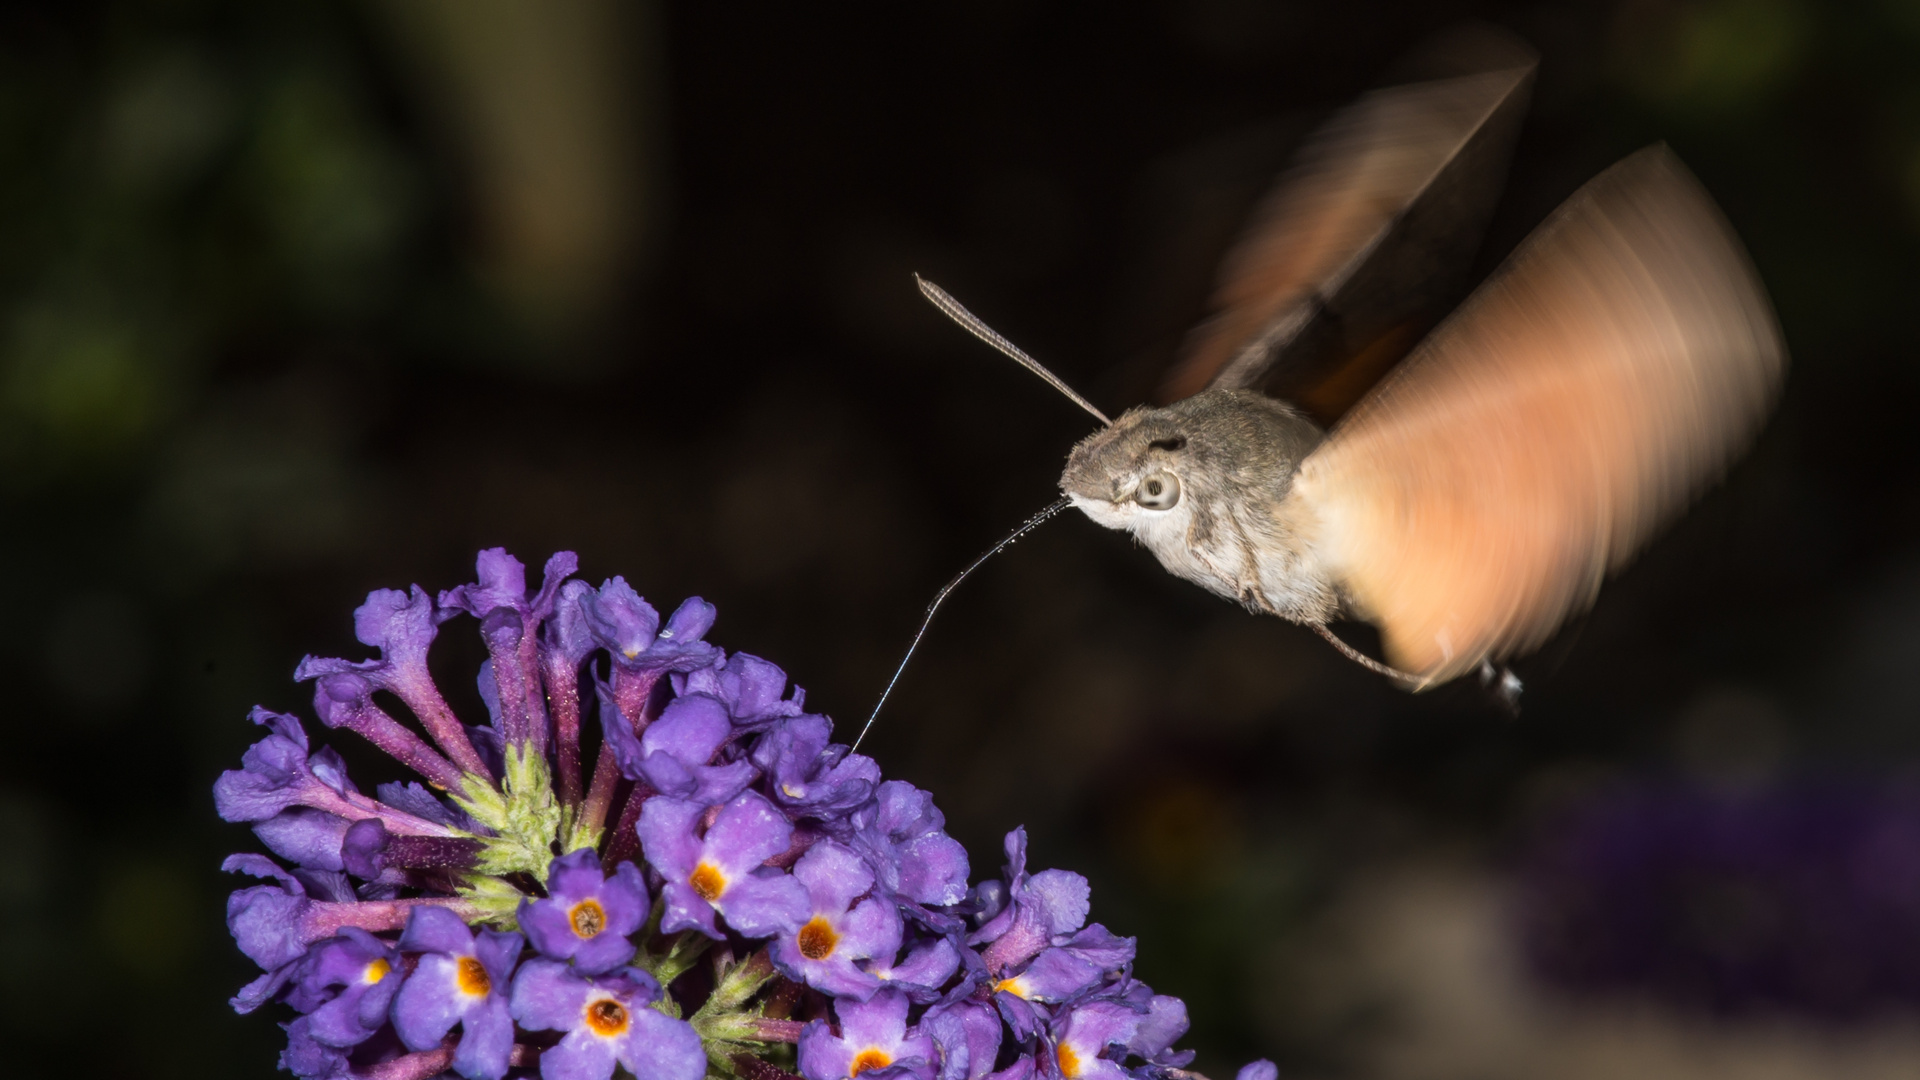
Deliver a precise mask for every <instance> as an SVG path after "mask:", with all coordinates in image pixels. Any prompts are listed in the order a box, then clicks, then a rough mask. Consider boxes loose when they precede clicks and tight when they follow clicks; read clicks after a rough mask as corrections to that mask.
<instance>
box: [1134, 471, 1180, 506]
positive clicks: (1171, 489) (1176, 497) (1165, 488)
mask: <svg viewBox="0 0 1920 1080" xmlns="http://www.w3.org/2000/svg"><path fill="white" fill-rule="evenodd" d="M1133 501H1134V502H1137V503H1139V504H1140V505H1141V506H1143V507H1145V508H1147V509H1148V510H1171V509H1173V508H1174V505H1175V504H1176V503H1178V502H1179V501H1180V478H1179V477H1177V476H1175V475H1173V474H1172V473H1164V472H1157V473H1148V474H1147V475H1146V478H1145V479H1143V480H1141V481H1140V486H1139V487H1136V488H1134V489H1133Z"/></svg>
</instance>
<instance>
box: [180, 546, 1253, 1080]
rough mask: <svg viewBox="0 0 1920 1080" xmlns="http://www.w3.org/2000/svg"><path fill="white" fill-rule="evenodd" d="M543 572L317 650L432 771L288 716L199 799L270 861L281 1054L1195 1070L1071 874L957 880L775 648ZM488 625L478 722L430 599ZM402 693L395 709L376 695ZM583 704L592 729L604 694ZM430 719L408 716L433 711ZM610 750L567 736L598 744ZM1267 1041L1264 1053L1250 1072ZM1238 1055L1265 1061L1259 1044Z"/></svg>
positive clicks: (316, 1072) (596, 1064) (977, 1069)
mask: <svg viewBox="0 0 1920 1080" xmlns="http://www.w3.org/2000/svg"><path fill="white" fill-rule="evenodd" d="M576 565H577V561H576V560H575V558H574V556H573V555H572V554H571V553H568V552H562V553H560V554H558V555H555V556H554V557H553V558H551V559H549V560H548V561H547V563H546V566H545V568H544V572H543V574H542V576H541V580H540V583H539V585H538V587H530V586H529V583H528V581H527V575H526V568H525V567H524V566H523V565H522V564H521V563H520V562H519V561H518V560H516V559H514V558H513V557H512V556H510V555H508V554H507V553H506V552H505V551H503V550H500V549H494V550H491V551H486V552H482V553H481V555H480V558H479V561H478V566H477V573H476V580H475V581H474V582H473V583H471V584H468V585H463V586H460V587H458V588H454V589H449V590H446V591H445V592H442V593H439V594H438V596H437V597H436V596H434V595H433V594H430V593H428V592H427V591H426V590H425V589H422V588H420V587H419V586H414V587H413V588H411V589H408V590H405V591H401V590H379V591H376V592H374V593H372V594H370V595H369V596H368V598H367V602H366V604H364V605H363V606H362V607H361V608H360V609H359V611H357V612H356V613H355V616H354V628H355V632H356V634H357V636H358V637H359V639H360V641H361V642H362V643H363V644H365V645H367V646H368V647H369V648H371V649H373V650H375V651H376V652H377V653H378V655H377V656H376V657H373V658H370V659H359V660H353V659H332V658H316V657H308V658H307V659H305V660H303V661H302V662H301V663H300V665H299V667H298V669H297V670H296V672H295V676H296V678H297V679H299V680H301V681H304V682H308V683H311V684H312V688H313V703H314V705H313V715H314V718H315V719H317V720H318V721H319V722H320V724H321V725H322V726H324V727H327V728H331V729H334V730H335V731H345V732H349V733H351V735H352V736H353V737H358V738H362V739H365V740H366V741H368V742H370V743H372V744H373V745H374V746H376V747H378V748H379V749H380V750H382V751H384V752H386V753H387V754H388V755H389V756H391V757H392V758H393V759H394V760H396V761H397V762H399V763H400V764H401V765H403V766H405V767H407V768H408V769H411V770H412V771H413V772H414V773H416V774H417V775H418V776H419V778H420V780H421V781H423V782H424V783H420V782H413V781H401V782H395V783H388V784H382V785H380V786H379V787H378V789H377V790H375V791H374V792H373V794H371V795H369V794H367V793H365V792H362V791H361V790H360V789H359V788H358V787H356V786H355V785H354V783H353V781H352V780H351V779H350V778H349V777H348V776H347V772H346V768H345V766H344V763H343V761H342V759H341V758H340V756H339V755H338V754H337V753H335V752H334V751H333V750H332V749H331V748H327V747H321V748H317V749H316V748H315V747H314V745H313V744H312V742H310V740H309V730H308V728H307V725H306V724H305V723H303V722H302V721H301V720H300V719H299V718H297V717H295V716H293V715H290V714H286V713H280V712H273V711H269V710H266V709H256V710H255V711H254V713H253V716H252V720H253V722H254V723H255V724H257V725H259V726H260V727H261V728H262V729H264V732H265V734H264V737H263V738H262V739H261V740H260V741H259V742H257V743H255V744H254V745H253V746H252V747H251V748H250V749H248V750H247V752H246V753H245V754H244V755H242V757H241V767H240V768H239V769H236V770H233V771H231V772H228V773H226V774H225V775H223V776H221V777H220V779H219V780H218V781H217V782H216V783H215V785H214V800H215V805H216V807H217V809H218V810H219V813H220V815H221V816H222V817H223V818H225V819H226V820H228V821H232V822H238V823H245V824H248V825H250V826H251V827H252V829H253V832H254V834H255V836H256V837H257V838H258V839H259V841H260V843H261V844H262V845H264V846H265V847H266V849H267V850H268V851H270V852H271V853H272V855H273V856H274V857H273V858H269V857H268V856H266V855H261V854H255V853H243V854H238V855H234V856H233V857H231V858H230V859H228V860H227V863H226V869H228V870H230V871H232V872H235V873H240V874H246V875H250V876H251V877H253V878H255V879H257V880H256V881H255V882H253V883H250V884H247V885H244V886H242V887H241V888H239V889H238V890H236V891H235V892H234V893H233V895H232V896H231V897H230V898H229V900H228V903H227V925H228V928H229V929H230V930H231V931H232V933H233V936H234V940H235V942H236V944H237V945H238V946H239V947H240V950H241V951H242V952H243V953H245V954H246V955H247V956H248V957H249V958H250V959H252V960H253V961H255V962H256V963H257V964H258V965H259V966H260V969H261V972H262V974H261V975H260V976H259V977H258V978H256V979H255V980H253V981H252V982H251V983H249V984H247V985H246V986H245V987H243V988H242V989H241V990H240V991H239V992H238V993H237V994H236V995H235V997H234V999H233V1005H234V1008H235V1009H237V1010H239V1011H241V1012H249V1011H252V1010H254V1009H257V1008H261V1007H266V1006H272V1007H273V1008H276V1009H282V1010H285V1013H284V1014H283V1015H287V1016H288V1017H289V1018H288V1019H287V1020H285V1022H284V1023H283V1025H282V1026H283V1027H284V1028H285V1030H286V1032H287V1046H286V1049H285V1050H284V1051H283V1052H282V1054H281V1058H280V1065H281V1067H282V1068H284V1069H286V1070H288V1071H291V1072H292V1073H294V1074H295V1075H296V1076H300V1077H324V1078H329V1080H426V1078H428V1077H437V1076H442V1075H458V1076H461V1077H465V1078H467V1080H502V1078H504V1077H508V1076H534V1075H538V1076H540V1077H542V1078H544V1080H608V1078H609V1077H611V1076H612V1075H613V1073H614V1071H615V1070H616V1069H617V1068H619V1069H624V1070H626V1071H627V1072H628V1073H631V1074H633V1075H635V1076H639V1077H643V1078H646V1080H703V1078H704V1077H707V1076H710V1075H723V1076H726V1075H731V1076H739V1077H742V1078H744V1080H798V1077H805V1078H807V1080H852V1078H854V1077H869V1080H908V1078H911V1080H989V1078H994V1080H1027V1078H1029V1077H1032V1076H1034V1075H1035V1074H1036V1073H1038V1074H1042V1075H1044V1076H1046V1077H1049V1078H1056V1080H1057V1078H1065V1080H1076V1078H1080V1077H1086V1078H1088V1080H1119V1078H1120V1077H1121V1076H1122V1075H1123V1074H1124V1075H1125V1076H1126V1077H1128V1078H1131V1080H1189V1078H1191V1077H1193V1076H1194V1075H1195V1074H1191V1073H1187V1072H1185V1071H1184V1067H1185V1066H1186V1065H1187V1064H1188V1063H1189V1061H1190V1060H1191V1057H1192V1055H1191V1053H1187V1052H1182V1051H1178V1050H1175V1049H1173V1045H1174V1043H1175V1042H1176V1041H1177V1040H1178V1039H1179V1037H1180V1036H1181V1035H1182V1034H1184V1033H1185V1031H1186V1026H1187V1021H1186V1009H1185V1007H1184V1006H1183V1005H1181V1004H1180V1002H1179V1001H1178V1000H1177V999H1175V998H1171V997H1166V996H1164V995H1156V994H1154V993H1153V991H1152V990H1151V989H1149V988H1148V987H1147V986H1146V985H1145V984H1143V983H1141V982H1140V981H1139V980H1137V979H1135V978H1134V975H1133V959H1134V943H1133V939H1131V938H1124V937H1119V936H1117V935H1115V934H1113V933H1111V932H1109V931H1108V930H1107V929H1106V928H1105V927H1103V926H1101V925H1100V924H1098V923H1089V922H1088V921H1087V917H1088V914H1089V910H1090V905H1089V898H1090V890H1089V888H1088V885H1087V881H1086V879H1085V878H1083V877H1081V876H1080V875H1078V874H1073V873H1070V872H1067V871H1062V870H1042V871H1039V872H1035V873H1029V871H1028V869H1027V866H1026V834H1025V833H1024V832H1023V831H1021V830H1017V829H1016V830H1015V831H1014V832H1013V833H1011V834H1009V836H1008V837H1007V844H1006V851H1007V856H1008V864H1007V869H1006V873H1005V874H1004V876H1002V877H1000V878H989V879H986V880H984V881H981V882H979V883H977V884H973V885H970V884H969V872H968V869H969V868H968V862H967V856H966V852H965V851H964V850H963V849H962V848H961V847H960V845H959V844H958V843H956V842H955V841H954V840H953V839H952V838H951V837H950V836H948V835H947V834H946V831H945V819H944V818H943V817H942V816H941V814H940V811H939V810H938V808H936V807H935V806H934V804H933V799H932V796H931V795H929V794H928V793H927V792H925V791H921V790H919V789H917V788H914V787H913V786H912V785H910V784H905V783H901V782H898V781H885V780H883V778H882V777H881V774H880V768H879V766H878V764H877V763H875V762H874V761H873V760H872V759H871V758H868V757H864V756H862V755H859V754H855V753H853V752H852V751H851V750H849V749H848V748H847V747H846V746H844V745H841V744H837V743H834V742H833V741H832V722H831V721H830V720H828V719H827V718H826V717H824V716H820V715H817V714H814V713H809V712H807V711H806V708H805V701H806V698H805V695H804V694H803V693H802V692H801V691H800V689H799V688H798V687H789V686H788V682H787V677H786V673H785V672H783V671H781V670H780V669H779V668H778V667H777V666H775V665H773V664H772V663H769V662H768V661H766V660H763V659H760V658H758V657H755V656H750V655H747V654H745V653H734V654H731V655H729V654H728V653H726V652H725V651H723V650H722V649H720V648H719V647H717V646H715V645H713V644H710V643H708V642H707V641H705V640H704V638H705V636H706V633H707V632H708V630H709V629H710V628H711V627H712V626H713V622H714V615H715V613H714V609H713V607H712V605H710V604H707V603H705V602H704V601H702V600H700V599H698V598H694V599H691V600H688V601H686V602H684V603H682V604H680V605H679V606H678V607H676V608H675V609H674V611H673V613H672V614H671V615H669V616H668V617H666V618H665V619H662V618H661V617H660V615H659V613H658V612H657V611H656V610H655V609H654V608H653V607H652V606H651V605H650V604H648V603H647V602H646V601H645V600H643V599H642V598H641V597H640V596H639V594H638V593H637V592H636V591H635V590H634V589H633V588H632V587H631V586H630V585H628V584H627V582H626V581H625V580H624V579H622V578H617V577H616V578H612V579H609V580H607V581H605V582H603V583H602V584H601V585H599V586H598V587H595V586H593V585H591V584H590V583H588V582H586V581H582V580H580V579H577V578H574V577H573V574H574V571H575V568H576ZM456 619H471V620H473V621H474V623H475V624H476V625H477V629H478V632H479V634H480V638H481V641H482V644H483V645H484V646H485V649H486V653H487V659H486V660H485V662H484V663H482V665H481V667H480V671H479V673H478V675H479V689H480V697H481V699H482V701H483V702H484V703H485V705H486V710H487V716H486V718H485V720H484V722H482V723H469V722H468V720H469V719H472V718H462V717H460V716H458V715H456V714H455V713H454V711H453V709H452V708H451V707H450V706H449V705H448V704H447V700H446V696H445V695H444V694H443V693H442V692H441V689H440V688H439V686H437V685H436V684H435V682H434V680H433V678H432V676H431V675H430V674H429V671H428V665H427V654H428V652H429V648H430V646H431V645H432V644H433V642H434V640H435V639H436V637H437V635H438V634H439V632H440V629H441V627H442V626H444V625H446V624H448V623H449V622H450V621H453V620H456ZM395 702H397V703H398V705H399V706H403V707H404V710H405V711H404V713H398V714H396V712H394V711H390V710H392V709H393V708H394V704H393V703H395ZM592 723H598V724H599V725H600V731H599V738H598V739H597V740H593V739H587V738H584V737H583V736H584V735H586V734H589V733H588V732H586V731H584V730H583V729H585V728H586V727H587V726H588V725H590V724H592ZM423 733H424V734H423ZM596 742H597V744H598V746H599V748H600V749H599V751H598V755H597V757H595V758H594V760H593V761H591V762H589V761H587V760H586V755H585V754H584V753H583V747H585V746H588V745H591V744H593V743H596ZM1263 1070H1264V1071H1263ZM1241 1080H1272V1067H1271V1066H1270V1065H1266V1064H1265V1063H1255V1065H1254V1066H1249V1067H1248V1069H1247V1070H1242V1077H1241Z"/></svg>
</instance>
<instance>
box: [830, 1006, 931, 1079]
mask: <svg viewBox="0 0 1920 1080" xmlns="http://www.w3.org/2000/svg"><path fill="white" fill-rule="evenodd" d="M907 1004H908V1003H907V996H906V995H905V994H903V993H901V992H900V991H898V990H894V989H891V988H888V989H885V990H881V991H880V992H878V993H876V994H874V995H873V996H872V997H871V998H868V999H867V1000H866V1001H857V1000H854V999H852V998H841V999H840V1000H839V1001H837V1002H835V1003H834V1013H835V1015H837V1016H838V1017H839V1018H840V1034H838V1035H835V1034H834V1033H833V1029H831V1028H829V1027H828V1026H827V1023H826V1021H824V1020H815V1021H814V1022H812V1023H810V1024H808V1025H807V1027H806V1030H805V1031H803V1032H801V1034H800V1073H801V1075H803V1076H805V1077H806V1078H807V1080H851V1078H852V1077H856V1076H863V1075H867V1074H869V1073H871V1074H872V1075H873V1077H874V1080H889V1078H899V1080H904V1078H905V1077H909V1076H911V1077H913V1078H914V1080H934V1073H935V1061H936V1051H935V1049H934V1045H933V1040H932V1039H931V1038H929V1037H928V1036H926V1035H922V1034H919V1033H918V1032H912V1033H910V1032H908V1030H907Z"/></svg>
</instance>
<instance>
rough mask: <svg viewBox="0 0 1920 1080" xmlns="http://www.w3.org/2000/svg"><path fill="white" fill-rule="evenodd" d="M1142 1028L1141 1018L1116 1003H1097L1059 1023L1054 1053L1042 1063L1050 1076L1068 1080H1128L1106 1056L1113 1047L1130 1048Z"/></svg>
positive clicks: (1057, 1024) (1055, 1033)
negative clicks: (1127, 1046) (1128, 1046)
mask: <svg viewBox="0 0 1920 1080" xmlns="http://www.w3.org/2000/svg"><path fill="white" fill-rule="evenodd" d="M1139 1027H1140V1016H1139V1014H1138V1013H1135V1012H1134V1011H1133V1010H1132V1009H1129V1008H1127V1007H1126V1006H1125V1005H1121V1004H1119V1003H1117V1002H1112V1001H1096V1002H1092V1003H1090V1004H1086V1005H1082V1006H1080V1007H1078V1008H1076V1009H1073V1010H1071V1011H1069V1012H1068V1013H1067V1014H1066V1017H1065V1020H1064V1022H1060V1023H1056V1025H1055V1030H1054V1035H1053V1039H1052V1040H1051V1041H1052V1043H1053V1053H1052V1054H1051V1055H1048V1056H1046V1057H1042V1058H1041V1060H1040V1065H1041V1069H1042V1070H1043V1071H1044V1072H1046V1073H1047V1074H1048V1075H1049V1076H1056V1077H1062V1078H1064V1080H1128V1078H1127V1071H1126V1070H1125V1069H1123V1068H1121V1067H1120V1065H1119V1064H1118V1063H1117V1062H1115V1061H1112V1060H1110V1059H1109V1058H1107V1057H1105V1056H1103V1055H1105V1054H1106V1051H1107V1048H1108V1047H1111V1046H1121V1047H1124V1046H1126V1045H1127V1044H1128V1043H1129V1042H1131V1041H1132V1040H1133V1038H1134V1034H1135V1032H1136V1031H1137V1030H1138V1029H1139Z"/></svg>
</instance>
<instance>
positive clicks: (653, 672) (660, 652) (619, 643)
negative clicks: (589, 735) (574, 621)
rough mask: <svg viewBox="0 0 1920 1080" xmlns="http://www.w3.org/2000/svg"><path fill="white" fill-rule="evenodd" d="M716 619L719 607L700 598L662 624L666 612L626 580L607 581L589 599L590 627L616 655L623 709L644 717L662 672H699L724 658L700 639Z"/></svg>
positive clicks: (615, 676)
mask: <svg viewBox="0 0 1920 1080" xmlns="http://www.w3.org/2000/svg"><path fill="white" fill-rule="evenodd" d="M713 617H714V609H713V605H712V604H709V603H707V602H706V601H704V600H702V599H700V598H699V597H697V596H695V597H692V598H689V599H688V600H686V601H685V602H683V603H682V604H681V605H680V606H679V608H677V609H675V611H674V613H673V615H672V616H671V617H670V618H668V619H667V625H666V626H665V628H662V627H661V626H660V613H659V612H657V611H655V610H653V605H651V604H649V603H647V602H646V601H645V600H642V599H640V594H639V593H636V592H634V591H633V586H631V585H628V584H627V582H626V579H625V578H619V577H616V578H613V579H611V580H609V581H606V582H604V583H602V584H601V586H600V589H599V591H598V592H596V593H594V594H593V595H592V596H591V597H589V598H588V600H587V604H586V618H587V625H588V626H589V627H590V628H591V629H592V631H593V636H594V638H595V639H596V640H598V641H599V643H600V645H601V647H602V648H604V649H606V650H607V652H608V654H609V655H611V656H612V657H613V691H614V700H615V701H616V702H617V703H618V704H619V706H620V711H621V712H623V713H625V714H627V716H628V717H629V718H638V717H639V716H640V714H641V711H642V708H643V706H645V704H646V697H647V694H648V693H649V692H650V691H652V689H653V684H654V682H655V681H656V680H657V679H659V677H660V676H661V675H662V674H665V673H667V672H680V673H685V672H689V671H697V670H699V669H700V668H704V667H707V666H709V665H711V664H713V663H714V662H716V661H717V660H719V659H720V656H721V654H720V650H719V649H716V648H714V647H713V646H712V645H709V644H707V643H706V642H704V641H701V640H700V639H701V637H703V636H704V635H705V634H706V632H707V631H708V630H709V629H711V628H712V627H713Z"/></svg>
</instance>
